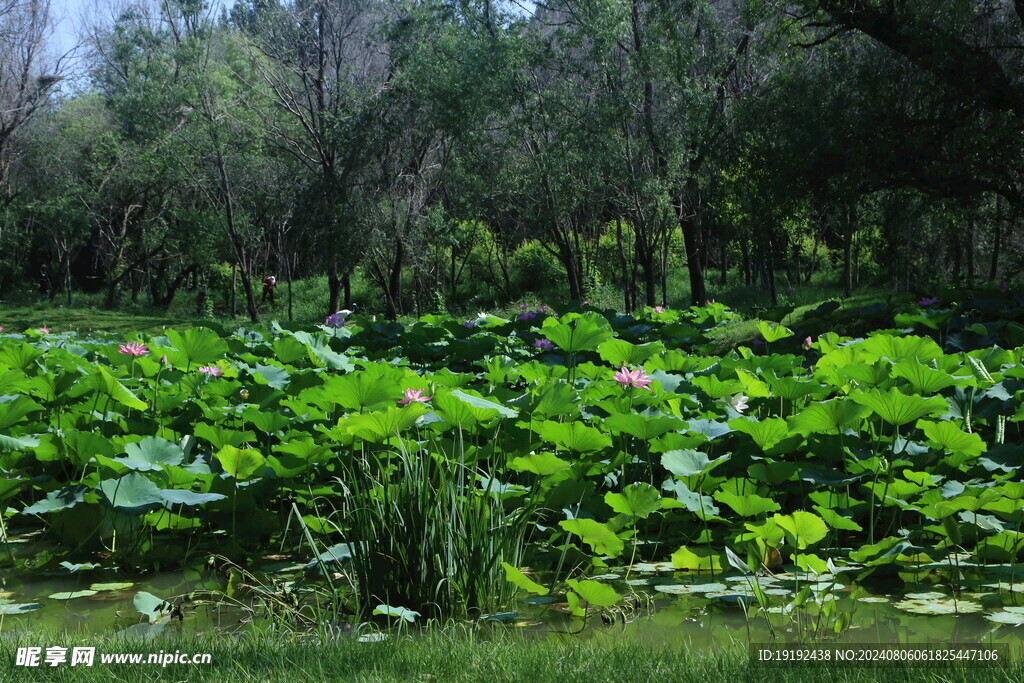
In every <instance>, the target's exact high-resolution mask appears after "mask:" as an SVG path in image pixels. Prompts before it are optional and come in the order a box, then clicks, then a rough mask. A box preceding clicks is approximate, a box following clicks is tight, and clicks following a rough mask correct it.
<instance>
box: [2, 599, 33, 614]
mask: <svg viewBox="0 0 1024 683" xmlns="http://www.w3.org/2000/svg"><path fill="white" fill-rule="evenodd" d="M41 608H42V605H40V604H39V603H37V602H21V603H10V604H5V605H0V614H25V613H26V612H34V611H36V610H37V609H41Z"/></svg>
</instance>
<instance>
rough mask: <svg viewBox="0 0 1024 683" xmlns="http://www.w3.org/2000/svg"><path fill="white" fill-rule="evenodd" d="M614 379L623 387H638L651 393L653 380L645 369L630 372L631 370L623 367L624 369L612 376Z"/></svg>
mask: <svg viewBox="0 0 1024 683" xmlns="http://www.w3.org/2000/svg"><path fill="white" fill-rule="evenodd" d="M612 377H613V379H614V380H615V381H616V382H618V383H619V384H621V385H622V386H623V387H637V388H638V389H646V390H647V391H651V387H650V386H649V385H650V383H651V378H650V377H648V376H647V375H646V374H645V373H644V371H643V368H640V369H637V370H633V371H632V372H630V371H629V369H628V368H626V366H625V365H623V366H622V369H621V370H619V371H618V372H616V373H615V374H614V375H612Z"/></svg>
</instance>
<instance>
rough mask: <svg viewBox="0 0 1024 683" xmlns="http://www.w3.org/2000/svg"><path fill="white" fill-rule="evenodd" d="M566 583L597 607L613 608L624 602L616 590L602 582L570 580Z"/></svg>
mask: <svg viewBox="0 0 1024 683" xmlns="http://www.w3.org/2000/svg"><path fill="white" fill-rule="evenodd" d="M566 583H567V584H568V585H569V587H570V588H572V589H573V590H574V591H576V593H577V594H578V595H579V596H580V597H581V598H583V599H584V600H586V601H587V602H588V603H589V604H591V605H594V606H595V607H611V606H612V605H614V604H616V603H617V602H619V601H620V600H622V596H621V595H619V594H618V593H616V592H615V589H614V588H612V587H611V586H609V585H608V584H606V583H601V582H600V581H590V580H583V581H578V580H576V579H569V580H568V581H567V582H566Z"/></svg>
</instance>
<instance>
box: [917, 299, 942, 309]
mask: <svg viewBox="0 0 1024 683" xmlns="http://www.w3.org/2000/svg"><path fill="white" fill-rule="evenodd" d="M937 303H939V297H937V296H926V297H923V298H922V299H921V300H920V301H918V302H917V305H918V306H920V307H921V308H926V307H928V306H934V305H935V304H937Z"/></svg>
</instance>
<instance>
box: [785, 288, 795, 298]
mask: <svg viewBox="0 0 1024 683" xmlns="http://www.w3.org/2000/svg"><path fill="white" fill-rule="evenodd" d="M792 293H793V288H792V287H786V296H789V295H790V294H792Z"/></svg>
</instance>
